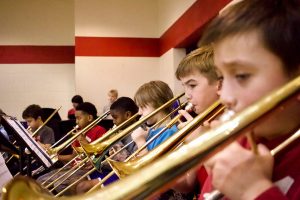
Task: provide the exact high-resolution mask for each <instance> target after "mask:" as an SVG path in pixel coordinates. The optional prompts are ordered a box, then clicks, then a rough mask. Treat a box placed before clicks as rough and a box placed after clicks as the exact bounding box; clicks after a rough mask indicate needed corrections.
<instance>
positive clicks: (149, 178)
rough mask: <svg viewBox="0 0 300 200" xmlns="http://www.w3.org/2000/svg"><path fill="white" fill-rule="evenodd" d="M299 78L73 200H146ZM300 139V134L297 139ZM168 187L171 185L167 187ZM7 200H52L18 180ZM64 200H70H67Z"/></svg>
mask: <svg viewBox="0 0 300 200" xmlns="http://www.w3.org/2000/svg"><path fill="white" fill-rule="evenodd" d="M299 89H300V77H298V78H296V79H295V80H293V81H291V82H290V83H288V84H286V85H284V86H283V87H281V88H280V89H278V90H276V91H274V92H272V93H271V94H270V95H268V96H266V97H264V98H262V99H261V100H259V101H258V102H257V103H255V104H253V105H251V106H249V107H248V108H246V109H245V110H243V111H242V112H240V113H239V114H237V115H235V116H234V117H233V119H232V120H230V121H228V122H225V123H223V124H220V125H219V126H217V127H215V128H213V129H211V130H209V131H206V132H204V133H203V134H202V135H201V136H199V137H198V138H196V139H195V140H193V141H191V142H190V143H188V144H185V145H183V146H181V147H180V148H179V149H177V150H175V151H173V152H171V153H170V154H167V155H165V156H163V157H162V158H160V159H159V160H157V161H155V162H154V163H152V165H149V166H146V167H144V168H142V169H141V170H139V171H138V172H136V173H135V174H133V175H131V176H128V177H126V178H125V179H123V180H120V181H118V182H116V183H113V184H111V185H109V186H108V187H106V188H104V189H102V190H101V191H97V192H95V193H91V194H88V195H82V196H76V197H71V199H73V200H83V199H85V200H92V199H145V198H146V197H148V196H150V195H152V194H153V193H155V192H156V191H158V190H159V189H163V188H161V187H162V186H163V185H165V184H167V183H169V182H171V181H172V180H174V179H175V178H177V177H178V176H180V175H181V174H183V173H185V172H186V171H188V170H189V169H191V168H193V167H195V166H197V165H199V164H200V163H201V162H203V161H205V160H206V159H207V158H209V157H210V156H211V155H212V154H214V153H216V152H218V151H220V150H221V148H223V147H225V146H226V145H228V144H230V143H231V142H233V141H235V139H237V138H238V137H239V136H241V135H242V134H243V131H244V130H246V129H247V128H251V125H253V122H254V121H255V120H257V119H260V118H261V117H263V116H264V115H265V114H267V113H268V112H270V111H271V110H272V109H274V108H275V107H276V106H278V105H280V104H281V103H283V102H284V101H285V100H287V98H289V97H291V96H292V95H294V94H296V93H297V92H299ZM199 120H200V117H199V116H197V117H196V118H194V119H193V120H192V121H191V122H190V123H189V124H188V125H186V126H185V127H184V128H182V129H181V130H179V132H182V133H185V132H190V131H193V130H194V129H195V128H197V127H198V125H199ZM297 138H299V134H298V137H297ZM167 186H168V185H167ZM3 199H4V200H19V199H23V200H33V199H39V200H51V199H53V197H51V196H49V195H47V194H45V193H44V192H43V190H42V188H41V187H40V186H39V185H38V184H36V183H35V182H34V181H32V180H31V179H29V178H26V177H18V178H15V179H14V180H13V181H12V182H10V183H9V184H8V185H7V186H6V187H4V188H3ZM61 199H62V200H69V199H70V198H67V197H64V198H61Z"/></svg>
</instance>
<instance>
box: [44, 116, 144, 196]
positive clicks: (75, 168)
mask: <svg viewBox="0 0 300 200" xmlns="http://www.w3.org/2000/svg"><path fill="white" fill-rule="evenodd" d="M138 115H139V114H138V113H136V114H134V115H133V116H131V117H130V118H129V119H127V120H126V121H124V122H123V123H121V124H120V125H119V126H117V127H115V128H113V129H112V130H109V131H108V132H106V133H105V134H104V135H103V136H102V137H108V136H111V135H113V134H115V133H116V132H117V131H118V130H120V129H122V128H124V127H126V126H128V124H129V123H130V122H132V121H133V120H136V118H137V117H138ZM72 148H73V149H74V150H75V151H76V152H77V154H78V155H77V156H76V157H75V158H73V159H72V160H71V161H69V162H68V163H67V164H65V165H64V166H63V167H62V168H60V169H59V170H58V171H57V172H56V173H54V174H52V175H51V176H50V177H49V178H48V179H47V180H46V181H44V182H43V183H42V185H44V186H45V184H46V183H47V182H48V181H49V180H51V179H52V178H53V177H54V176H56V175H57V174H58V173H60V172H61V171H62V170H64V169H65V168H66V167H67V166H69V165H70V164H71V163H72V161H74V160H75V159H77V158H79V157H82V159H83V160H82V161H80V162H79V163H76V165H74V166H72V167H71V168H70V169H69V170H68V171H66V172H65V173H63V174H62V175H61V176H60V177H59V178H57V179H56V180H54V181H52V182H51V183H48V184H47V185H46V186H45V188H49V187H51V186H53V185H54V184H55V183H56V182H58V181H60V183H59V184H61V183H63V182H64V181H65V180H66V179H67V178H69V177H70V176H72V175H73V174H74V173H75V172H76V171H78V170H79V169H81V168H82V167H83V166H84V164H86V163H87V161H88V160H89V161H91V163H92V164H93V165H94V158H89V157H87V155H86V154H85V153H84V149H83V148H82V147H81V146H80V147H73V146H72ZM118 152H120V151H118ZM118 152H116V153H115V154H117V153H118ZM115 154H114V155H115ZM96 170H97V167H95V166H94V168H93V169H92V170H90V171H89V173H88V174H87V175H89V174H90V173H92V172H94V171H96ZM87 175H83V176H82V177H81V178H79V179H78V180H76V182H74V183H72V184H71V185H69V186H68V187H66V188H65V189H64V190H62V191H61V192H59V193H58V194H57V195H56V196H59V195H60V194H62V193H64V192H65V191H66V190H67V189H69V188H70V187H72V186H73V185H75V184H76V183H78V182H79V181H80V180H82V179H83V178H84V177H86V176H87ZM61 179H63V181H61ZM59 184H58V185H59ZM55 188H56V187H55ZM55 188H52V190H51V191H53V190H54V189H55Z"/></svg>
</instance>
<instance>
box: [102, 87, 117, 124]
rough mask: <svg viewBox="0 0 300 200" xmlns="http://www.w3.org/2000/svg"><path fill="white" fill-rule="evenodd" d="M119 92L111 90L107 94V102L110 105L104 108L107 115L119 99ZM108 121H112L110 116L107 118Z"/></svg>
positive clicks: (103, 110)
mask: <svg viewBox="0 0 300 200" xmlns="http://www.w3.org/2000/svg"><path fill="white" fill-rule="evenodd" d="M118 95H119V94H118V90H116V89H111V90H109V91H108V93H107V100H108V103H107V104H106V105H105V106H103V109H102V112H103V113H105V112H106V111H108V110H109V109H110V106H111V105H112V103H113V102H115V101H116V100H117V99H118ZM107 118H108V119H112V117H111V115H109V116H108V117H107Z"/></svg>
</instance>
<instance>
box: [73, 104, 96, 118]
mask: <svg viewBox="0 0 300 200" xmlns="http://www.w3.org/2000/svg"><path fill="white" fill-rule="evenodd" d="M76 111H82V112H84V113H86V114H89V115H92V116H93V118H94V119H96V118H97V109H96V107H95V105H94V104H92V103H90V102H84V103H81V104H79V105H78V106H77V107H76Z"/></svg>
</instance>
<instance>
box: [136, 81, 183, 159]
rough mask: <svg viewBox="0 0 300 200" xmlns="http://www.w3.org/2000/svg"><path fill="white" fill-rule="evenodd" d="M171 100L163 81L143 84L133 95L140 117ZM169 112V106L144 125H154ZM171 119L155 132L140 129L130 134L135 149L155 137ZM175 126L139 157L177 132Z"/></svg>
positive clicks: (170, 94) (171, 93) (171, 95)
mask: <svg viewBox="0 0 300 200" xmlns="http://www.w3.org/2000/svg"><path fill="white" fill-rule="evenodd" d="M172 98H173V92H172V90H171V89H170V87H169V86H168V84H166V83H165V82H163V81H150V82H148V83H145V84H143V85H142V86H141V87H139V89H138V90H137V92H136V93H135V95H134V100H135V102H136V104H137V105H138V107H139V113H140V114H141V116H142V117H144V116H146V115H148V114H149V113H151V112H152V111H154V110H155V109H157V108H158V107H160V106H161V105H163V104H164V103H166V102H167V101H169V100H170V99H172ZM170 112H171V106H170V107H167V108H165V109H163V110H161V111H160V112H158V113H157V114H156V115H154V116H153V117H151V118H150V119H148V120H147V122H146V124H147V125H148V126H152V125H154V124H155V123H156V122H158V121H159V120H160V119H162V118H164V117H165V116H167V115H168V114H169V113H170ZM170 120H171V118H169V119H167V120H165V121H164V122H163V124H161V126H160V127H159V128H157V129H155V130H152V129H150V130H149V129H146V130H145V129H143V128H142V127H139V128H137V129H136V130H134V131H133V133H132V134H131V137H132V139H133V140H134V142H135V143H136V145H137V147H138V148H140V147H141V146H143V145H144V144H145V143H146V142H147V141H148V140H150V139H151V138H152V137H153V136H154V135H156V134H157V133H158V132H159V131H160V130H161V129H162V128H163V127H164V126H165V125H166V124H167V123H168V122H169V121H170ZM177 130H178V129H177V127H176V125H174V126H173V127H171V128H170V129H168V130H166V131H165V132H164V133H163V134H161V135H160V136H159V137H158V138H156V139H155V140H154V141H153V142H151V143H150V144H149V145H148V146H147V148H145V149H144V150H143V151H141V152H140V153H139V155H144V154H146V153H147V152H148V151H151V150H152V149H154V148H155V147H156V146H158V145H159V144H160V143H162V142H163V141H165V140H166V139H168V138H169V137H170V136H171V135H173V134H174V133H175V132H176V131H177Z"/></svg>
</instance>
